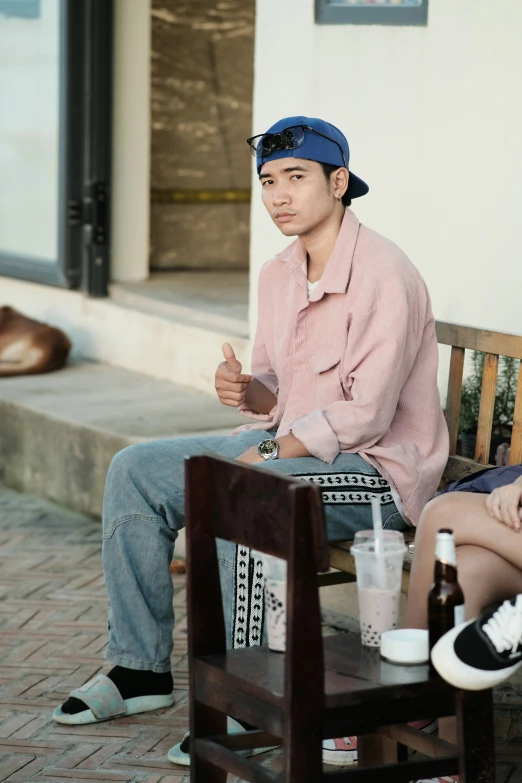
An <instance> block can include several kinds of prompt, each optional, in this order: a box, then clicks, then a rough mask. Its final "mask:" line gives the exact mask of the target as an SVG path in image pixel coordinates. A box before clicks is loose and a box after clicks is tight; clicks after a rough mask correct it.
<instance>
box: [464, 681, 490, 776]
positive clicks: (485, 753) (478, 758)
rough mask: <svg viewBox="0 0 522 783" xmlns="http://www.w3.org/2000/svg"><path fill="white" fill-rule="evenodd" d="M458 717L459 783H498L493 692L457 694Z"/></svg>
mask: <svg viewBox="0 0 522 783" xmlns="http://www.w3.org/2000/svg"><path fill="white" fill-rule="evenodd" d="M456 715H457V744H458V747H459V773H460V783H495V732H494V725H493V693H492V691H491V690H487V691H458V692H457V695H456Z"/></svg>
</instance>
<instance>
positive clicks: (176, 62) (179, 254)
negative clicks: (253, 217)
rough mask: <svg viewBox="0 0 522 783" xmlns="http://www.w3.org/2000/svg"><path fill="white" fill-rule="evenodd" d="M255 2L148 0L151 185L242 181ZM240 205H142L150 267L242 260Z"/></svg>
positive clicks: (245, 178) (247, 177) (245, 212)
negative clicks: (146, 212) (147, 213)
mask: <svg viewBox="0 0 522 783" xmlns="http://www.w3.org/2000/svg"><path fill="white" fill-rule="evenodd" d="M254 6H255V0H153V1H152V50H151V57H152V62H151V66H152V73H151V78H152V85H151V87H152V94H151V103H152V107H151V108H152V117H151V122H152V155H151V158H152V159H151V188H152V189H176V190H185V189H190V190H192V189H207V188H225V189H237V188H249V187H250V184H251V157H250V155H249V152H248V148H247V145H246V144H245V139H246V138H247V137H248V136H250V132H251V125H252V87H253V58H254V14H255V8H254ZM249 221H250V207H249V205H248V204H226V203H225V204H180V203H153V204H152V205H151V267H152V268H162V269H165V268H180V267H185V268H186V267H189V268H190V267H193V268H207V269H208V268H248V244H249Z"/></svg>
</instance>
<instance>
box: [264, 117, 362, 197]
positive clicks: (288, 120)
mask: <svg viewBox="0 0 522 783" xmlns="http://www.w3.org/2000/svg"><path fill="white" fill-rule="evenodd" d="M296 125H306V126H308V127H309V128H313V130H305V131H304V139H303V142H302V144H301V145H300V146H299V147H296V148H295V149H290V150H288V149H279V150H276V151H275V152H271V153H270V154H269V155H266V156H265V157H263V156H262V145H259V146H258V148H257V154H256V161H257V173H258V174H259V172H260V171H261V167H262V166H263V164H264V163H267V162H268V161H271V160H279V159H280V158H303V159H304V160H315V161H317V163H328V164H330V165H331V166H338V167H341V166H343V167H344V166H346V167H348V165H349V162H350V148H349V146H348V141H347V140H346V136H345V135H344V133H342V132H341V131H340V130H339V128H336V127H335V125H331V124H330V123H329V122H326V121H325V120H321V119H319V118H317V117H302V116H299V117H285V118H284V119H282V120H279V121H278V122H276V123H275V124H274V125H272V126H271V127H270V128H269V129H268V130H267V131H266V133H281V132H282V131H284V130H286V128H292V127H294V126H296ZM314 130H316V131H318V133H314V132H313V131H314ZM319 134H322V135H321V136H320V135H319ZM324 136H327V137H328V138H324ZM343 155H344V160H343ZM369 189H370V188H369V187H368V185H367V184H366V182H364V181H363V180H362V179H360V178H359V177H357V176H356V175H355V174H353V173H352V172H351V171H350V179H349V183H348V190H347V193H346V195H347V196H348V197H349V198H358V197H359V196H364V195H365V194H366V193H368V191H369Z"/></svg>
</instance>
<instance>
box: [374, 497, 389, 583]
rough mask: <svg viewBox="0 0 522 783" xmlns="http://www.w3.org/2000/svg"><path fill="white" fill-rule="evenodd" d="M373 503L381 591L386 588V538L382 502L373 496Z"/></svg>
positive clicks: (378, 579)
mask: <svg viewBox="0 0 522 783" xmlns="http://www.w3.org/2000/svg"><path fill="white" fill-rule="evenodd" d="M371 503H372V521H373V538H374V546H375V554H376V556H377V579H376V582H377V587H380V588H381V589H383V590H384V589H385V588H386V569H385V566H384V536H383V532H382V513H381V500H380V498H378V497H376V496H375V495H373V497H372V498H371Z"/></svg>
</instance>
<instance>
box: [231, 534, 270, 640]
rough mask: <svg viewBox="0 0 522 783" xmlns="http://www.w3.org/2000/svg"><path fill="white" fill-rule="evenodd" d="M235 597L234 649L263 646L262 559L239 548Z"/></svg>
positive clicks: (237, 548) (237, 552)
mask: <svg viewBox="0 0 522 783" xmlns="http://www.w3.org/2000/svg"><path fill="white" fill-rule="evenodd" d="M235 569H236V596H235V601H234V619H233V623H234V625H233V635H232V646H233V647H234V649H237V648H238V647H256V646H258V645H260V644H261V640H262V636H263V622H264V610H265V606H264V577H263V564H262V561H261V558H260V557H258V556H257V555H255V554H253V553H252V552H251V550H250V549H248V548H247V547H245V546H237V547H236V564H235Z"/></svg>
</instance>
